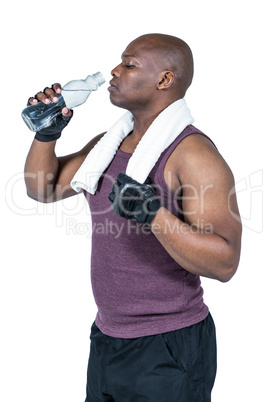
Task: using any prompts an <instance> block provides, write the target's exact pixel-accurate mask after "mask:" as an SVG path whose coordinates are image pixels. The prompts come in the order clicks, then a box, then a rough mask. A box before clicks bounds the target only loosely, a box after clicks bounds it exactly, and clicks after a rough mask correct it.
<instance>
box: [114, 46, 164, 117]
mask: <svg viewBox="0 0 268 402" xmlns="http://www.w3.org/2000/svg"><path fill="white" fill-rule="evenodd" d="M159 66H160V63H159V56H158V57H157V53H156V51H155V50H154V48H153V47H152V46H148V45H146V43H144V41H143V40H139V39H138V40H135V41H133V42H131V43H130V45H128V47H127V48H126V50H125V51H124V53H123V54H122V62H121V63H120V64H119V65H118V66H117V67H115V68H114V69H113V70H112V72H111V74H112V76H113V79H112V80H111V81H110V84H111V86H110V87H109V88H108V90H109V92H110V99H111V102H112V103H113V104H114V105H116V106H119V107H122V108H124V109H128V110H130V111H135V110H139V109H142V110H146V108H147V107H150V105H152V103H153V102H154V97H155V95H156V91H157V85H158V78H159V72H160V67H159Z"/></svg>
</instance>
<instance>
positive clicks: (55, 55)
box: [0, 0, 268, 402]
mask: <svg viewBox="0 0 268 402" xmlns="http://www.w3.org/2000/svg"><path fill="white" fill-rule="evenodd" d="M1 17H2V18H1V42H2V45H1V109H0V110H1V144H2V147H1V175H2V188H3V190H2V192H1V194H2V197H1V239H2V240H1V246H2V252H1V257H2V258H1V259H2V261H1V278H0V306H1V317H0V325H1V330H0V337H1V340H0V370H1V373H0V379H1V388H0V400H1V401H3V402H15V401H20V400H21V401H27V402H37V401H38V402H48V401H49V402H61V401H64V402H81V401H84V397H85V385H86V368H87V359H88V352H89V332H90V326H91V323H92V322H93V320H94V317H95V314H96V307H95V304H94V301H93V298H92V292H91V285H90V263H89V261H90V239H89V237H90V231H89V227H88V222H89V216H88V210H87V208H86V206H85V203H84V199H83V196H78V197H74V198H72V199H69V200H66V201H64V202H60V203H57V204H51V205H47V206H45V205H42V204H37V203H36V202H35V201H33V200H31V199H29V198H27V196H26V193H25V187H24V183H23V179H22V172H23V166H24V161H25V158H26V154H27V152H28V149H29V147H30V144H31V141H32V137H33V135H32V133H31V132H30V131H29V130H28V129H27V127H26V126H25V125H24V123H23V121H22V119H21V116H20V113H21V110H22V108H23V107H24V105H25V103H26V101H27V98H28V97H29V96H31V95H34V94H35V93H36V92H38V91H39V90H42V89H43V88H44V87H45V86H50V85H51V84H52V83H53V82H60V83H62V84H64V83H66V82H67V81H69V80H71V79H79V78H85V77H86V76H87V75H88V74H92V73H94V72H96V71H99V70H100V71H102V72H103V73H104V74H105V75H106V78H107V82H108V81H109V80H110V76H109V72H110V71H111V69H112V68H113V67H114V66H115V65H117V64H118V63H119V62H120V56H121V53H122V52H123V50H124V49H125V47H126V46H127V44H128V43H129V42H130V41H131V40H133V39H134V38H136V37H137V36H139V35H141V34H144V33H150V32H160V33H168V34H172V35H176V36H179V37H181V38H182V39H184V40H186V41H187V42H188V43H189V45H190V46H191V48H192V50H193V53H194V58H195V78H194V81H193V84H192V87H191V88H190V90H189V91H188V94H187V96H186V100H187V103H188V105H189V107H190V109H191V111H192V114H193V116H194V117H195V125H196V126H197V127H198V128H200V129H201V130H203V131H204V132H205V133H206V134H208V135H209V136H210V137H211V138H212V139H213V141H214V142H215V143H216V145H217V147H218V149H219V150H220V152H221V153H222V155H223V156H224V157H225V159H226V161H227V162H228V164H229V165H230V166H231V168H232V171H233V173H234V176H235V180H236V183H237V191H238V200H239V206H240V211H241V215H242V218H243V225H244V231H243V248H242V256H241V262H240V267H239V270H238V272H237V274H236V275H235V277H234V278H233V279H232V280H231V281H230V282H228V283H226V284H222V283H220V282H216V281H212V280H203V287H204V290H205V301H206V303H207V304H208V305H209V307H210V310H211V312H212V314H213V316H214V319H215V322H216V327H217V334H218V375H217V380H216V384H215V387H214V391H213V401H214V402H226V401H228V402H238V401H239V402H240V401H254V402H255V401H256V402H262V401H268V395H267V394H268V392H267V367H266V365H267V358H268V355H267V336H268V333H267V332H268V331H267V328H268V325H267V323H266V321H267V279H268V276H267V269H268V266H267V257H266V255H267V240H268V238H267V221H266V222H265V219H266V218H267V216H266V211H265V210H264V205H265V204H266V203H267V201H266V197H267V194H266V191H267V157H266V154H267V151H266V147H267V142H266V141H265V140H266V136H267V118H266V116H267V96H266V94H267V89H268V88H267V72H268V63H267V37H268V36H267V34H268V32H267V18H266V17H267V7H266V2H265V1H261V0H255V1H252V2H251V1H247V0H244V1H241V0H232V1H229V0H227V1H226V0H225V1H215V0H202V1H200V0H196V1H195V0H187V1H185V0H184V1H173V0H170V1H169V2H164V1H161V2H160V1H158V0H153V1H151V0H146V1H145V0H142V1H140V0H136V1H135V2H127V1H122V0H117V1H116V2H112V1H101V0H99V1H98V2H97V1H96V2H90V1H86V0H84V1H83V0H76V1H75V2H71V1H68V0H67V1H55V0H54V1H52V0H46V1H43V2H39V1H36V0H35V1H34V0H25V1H21V2H19V1H10V2H5V3H4V5H2V7H1ZM123 112H124V111H122V110H120V109H116V108H115V107H113V106H112V105H111V104H110V103H109V97H108V92H107V84H105V85H103V86H102V87H101V88H100V89H99V91H98V92H96V93H93V94H92V95H91V97H90V98H89V100H88V102H87V103H86V104H84V105H83V106H81V107H80V108H78V109H76V110H75V116H74V118H73V120H72V122H71V124H70V125H69V126H68V128H67V129H66V130H65V132H64V135H63V136H62V138H61V140H60V141H58V145H57V152H58V154H59V155H64V154H67V153H71V152H74V151H76V150H78V149H80V148H81V147H82V146H84V145H85V144H86V143H87V142H88V140H89V139H90V138H92V137H93V136H95V135H96V134H98V133H100V132H103V131H105V130H106V129H108V128H109V127H110V126H111V124H112V123H113V122H114V121H115V120H116V119H117V118H118V117H119V116H121V114H122V113H123ZM4 189H5V196H6V198H5V199H4ZM167 402H168V401H167Z"/></svg>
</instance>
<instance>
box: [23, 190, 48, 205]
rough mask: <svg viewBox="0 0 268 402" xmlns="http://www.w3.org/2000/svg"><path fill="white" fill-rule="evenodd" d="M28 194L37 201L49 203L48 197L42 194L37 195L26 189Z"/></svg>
mask: <svg viewBox="0 0 268 402" xmlns="http://www.w3.org/2000/svg"><path fill="white" fill-rule="evenodd" d="M26 194H27V196H28V197H29V198H31V199H32V200H34V201H37V202H40V203H43V204H47V203H48V202H49V201H48V199H47V198H44V197H41V196H40V194H38V195H37V194H35V193H33V192H32V191H30V190H28V189H27V190H26Z"/></svg>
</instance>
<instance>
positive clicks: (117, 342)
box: [25, 34, 241, 402]
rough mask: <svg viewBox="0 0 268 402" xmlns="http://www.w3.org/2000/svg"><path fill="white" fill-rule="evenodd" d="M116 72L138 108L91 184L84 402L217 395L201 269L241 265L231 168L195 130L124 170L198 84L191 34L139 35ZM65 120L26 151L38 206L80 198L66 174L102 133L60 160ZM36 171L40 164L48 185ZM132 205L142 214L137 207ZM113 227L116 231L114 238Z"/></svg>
mask: <svg viewBox="0 0 268 402" xmlns="http://www.w3.org/2000/svg"><path fill="white" fill-rule="evenodd" d="M111 74H112V77H113V78H112V80H111V82H110V87H109V88H108V90H109V92H110V99H111V102H112V103H113V104H114V105H115V106H118V107H121V108H124V109H127V110H129V111H130V112H131V113H132V114H133V118H134V126H133V131H131V132H130V133H129V135H128V136H127V137H126V138H125V139H124V140H123V141H122V143H121V144H120V148H119V149H118V151H117V153H116V155H115V157H114V159H113V161H112V162H111V164H110V165H109V167H108V168H107V170H106V171H105V172H104V174H103V177H102V178H101V180H100V182H99V184H98V189H97V191H96V193H95V195H90V194H88V193H87V192H85V196H86V198H87V200H88V202H89V204H90V207H91V210H92V220H93V227H94V225H96V224H98V223H99V222H102V223H104V221H105V222H109V225H108V226H107V227H108V228H110V230H108V231H106V233H104V232H101V233H100V231H99V232H98V231H95V232H94V231H93V236H92V257H91V258H92V261H91V269H92V286H93V293H94V296H95V300H96V304H97V307H98V315H97V317H96V321H95V323H94V324H93V326H92V333H91V352H90V358H89V364H88V384H87V399H86V402H95V401H118V402H127V401H138V402H139V401H140V402H142V401H152V402H153V401H154V402H155V401H161V402H173V401H174V402H175V401H181V402H186V401H187V402H190V401H196V402H197V401H198V402H201V401H210V400H211V390H212V387H213V384H214V379H215V375H216V338H215V327H214V323H213V320H212V317H211V315H210V313H209V311H208V308H207V306H206V305H205V304H204V302H203V297H202V295H203V292H202V288H201V285H200V276H205V277H208V278H212V279H217V280H219V281H222V282H226V281H228V280H230V279H231V277H232V276H233V275H234V274H235V272H236V269H237V267H238V263H239V256H240V241H241V223H240V221H239V218H238V217H239V212H238V207H237V202H236V196H235V193H234V180H233V176H232V173H231V171H230V169H229V167H228V166H227V164H226V162H225V161H224V159H223V158H222V156H221V155H220V154H219V152H218V151H217V149H216V147H215V146H214V144H213V143H212V142H211V140H210V139H209V138H208V137H206V136H205V135H204V134H203V133H202V132H200V131H199V130H198V129H196V128H195V127H193V126H188V127H187V128H186V129H185V130H184V131H183V132H182V133H181V135H179V136H178V138H177V139H176V140H175V141H174V142H173V143H172V144H171V145H170V146H169V147H168V148H167V149H165V150H164V152H163V153H162V154H161V157H160V158H159V160H158V161H157V163H156V165H155V167H154V168H153V169H152V171H151V173H150V175H149V179H150V183H149V181H146V182H145V183H144V184H143V183H137V182H136V181H134V180H132V179H131V178H130V177H128V176H127V175H126V174H124V173H123V172H125V169H126V165H127V163H128V160H129V158H130V156H131V154H132V153H133V152H134V151H135V149H136V147H137V144H139V142H140V140H141V139H142V138H143V136H144V134H145V133H146V131H147V129H148V128H149V127H150V125H151V124H152V122H153V121H155V119H156V118H157V116H159V114H160V113H161V112H162V111H164V110H165V109H166V108H168V107H169V106H170V105H171V104H173V103H174V102H176V101H177V100H179V99H182V98H183V97H184V95H185V93H186V91H187V89H188V87H189V85H190V84H191V81H192V76H193V59H192V53H191V50H190V48H189V46H188V45H187V44H186V43H185V42H184V41H182V40H180V39H178V38H176V37H173V36H169V35H160V34H149V35H143V36H141V37H139V38H137V39H136V40H134V41H133V42H131V43H130V44H129V45H128V46H127V48H126V50H125V51H124V53H123V54H122V62H121V63H120V64H119V65H118V66H117V67H115V68H114V69H113V70H112V72H111ZM60 92H61V87H60V85H59V84H54V85H53V87H52V88H46V89H45V91H44V92H39V93H38V94H37V95H36V97H35V98H30V100H29V102H30V103H31V104H34V103H35V102H37V101H42V102H45V103H46V102H49V101H50V100H53V101H57V99H54V98H56V97H57V94H59V93H60ZM62 116H63V117H62V121H61V123H60V125H59V126H55V127H54V131H55V133H54V134H53V135H51V131H50V132H49V135H47V134H46V132H44V131H43V130H42V132H41V133H37V135H36V138H35V139H34V141H33V144H32V146H31V149H30V151H29V154H28V157H27V161H26V166H25V173H26V174H25V180H26V186H27V192H28V195H29V196H30V197H32V198H34V199H36V200H38V201H40V202H53V201H57V200H60V199H63V198H66V197H69V196H72V195H74V194H76V192H75V191H74V190H73V188H72V187H71V186H70V182H71V180H72V178H73V176H74V175H75V173H76V172H77V170H78V169H79V167H80V166H81V164H82V163H83V161H84V160H85V158H86V156H87V155H88V153H89V152H90V150H91V149H92V148H93V146H94V145H95V144H97V142H98V141H99V140H100V138H102V137H103V134H101V135H99V136H97V137H95V138H94V139H93V140H91V141H90V142H89V143H88V144H87V145H86V146H85V147H84V148H83V149H82V150H81V151H80V152H77V153H74V154H72V155H68V156H65V157H57V156H56V154H55V151H54V149H55V143H56V140H55V138H58V137H59V135H60V132H61V130H62V127H63V126H64V125H66V123H67V122H68V119H70V117H71V116H72V111H70V110H68V109H67V108H66V107H65V108H63V110H62ZM64 120H65V121H64ZM44 130H47V129H44ZM52 131H53V130H52ZM163 135H165V134H164V133H163ZM37 172H43V180H42V181H40V180H38V177H40V174H39V176H38V175H37ZM29 173H30V174H29ZM33 173H36V175H35V177H36V178H34V175H33ZM89 173H90V172H89ZM113 183H115V184H114V185H113ZM155 201H156V202H155ZM111 202H112V207H111ZM145 204H146V206H148V208H147V207H146V208H147V212H146V213H145V212H144V211H145V209H146V208H145ZM152 205H153V206H152ZM137 208H140V210H139V211H140V213H141V215H142V216H146V219H145V218H144V220H142V219H140V218H139V216H138V215H137V216H136V215H135V211H137ZM149 209H150V214H149V212H148V210H149ZM147 213H148V214H147ZM144 214H145V215H144ZM148 216H149V218H148ZM147 218H148V219H147ZM144 222H146V223H149V224H147V225H143V223H144ZM112 224H113V225H116V227H117V228H120V232H119V231H118V233H117V235H115V233H114V231H113V230H112V228H113V227H115V226H112ZM95 227H96V226H95Z"/></svg>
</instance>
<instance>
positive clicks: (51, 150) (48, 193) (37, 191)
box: [24, 84, 103, 202]
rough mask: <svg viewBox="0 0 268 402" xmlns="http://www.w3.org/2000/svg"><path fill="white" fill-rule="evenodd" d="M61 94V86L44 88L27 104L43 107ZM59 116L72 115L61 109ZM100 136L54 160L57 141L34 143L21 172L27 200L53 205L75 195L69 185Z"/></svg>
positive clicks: (55, 85) (65, 109)
mask: <svg viewBox="0 0 268 402" xmlns="http://www.w3.org/2000/svg"><path fill="white" fill-rule="evenodd" d="M60 93H61V86H60V84H54V85H53V86H52V88H46V89H45V92H38V94H37V95H36V98H29V103H30V104H35V103H37V100H39V101H40V102H43V103H45V104H48V103H50V102H51V101H53V102H57V95H58V94H60ZM62 114H63V116H69V117H70V116H71V115H72V111H71V110H69V109H68V108H67V107H64V108H63V109H62ZM102 135H103V134H100V135H99V136H97V137H95V138H94V139H93V140H91V141H90V142H89V143H88V144H87V145H86V146H85V147H84V148H83V149H81V150H80V151H79V152H76V153H74V154H71V155H67V156H64V157H57V156H56V153H55V146H56V141H48V142H42V141H38V140H36V139H34V140H33V143H32V145H31V148H30V151H29V153H28V156H27V159H26V163H25V169H24V177H25V183H26V188H27V194H28V195H29V197H31V198H33V199H35V200H37V201H40V202H54V201H58V200H61V199H63V198H67V197H71V196H72V195H75V194H77V193H76V192H75V191H74V190H73V189H72V187H71V186H70V181H71V180H72V178H73V177H74V175H75V173H76V172H77V170H78V169H79V168H80V166H81V164H82V163H83V162H84V160H85V158H86V156H87V154H88V153H89V151H90V150H91V149H92V148H93V147H94V145H95V144H96V143H97V142H98V141H99V139H100V138H101V137H102Z"/></svg>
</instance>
